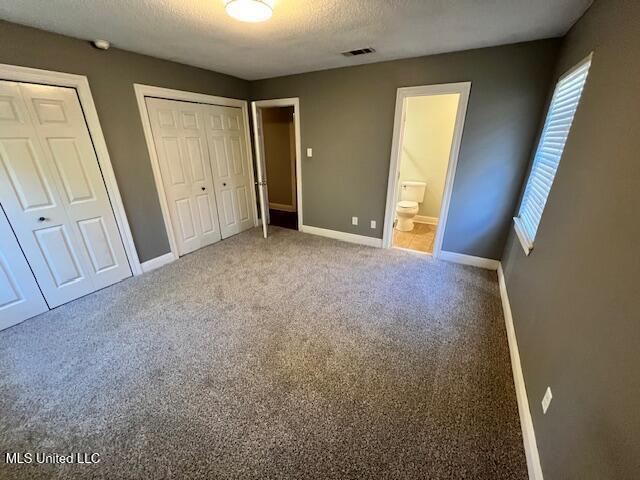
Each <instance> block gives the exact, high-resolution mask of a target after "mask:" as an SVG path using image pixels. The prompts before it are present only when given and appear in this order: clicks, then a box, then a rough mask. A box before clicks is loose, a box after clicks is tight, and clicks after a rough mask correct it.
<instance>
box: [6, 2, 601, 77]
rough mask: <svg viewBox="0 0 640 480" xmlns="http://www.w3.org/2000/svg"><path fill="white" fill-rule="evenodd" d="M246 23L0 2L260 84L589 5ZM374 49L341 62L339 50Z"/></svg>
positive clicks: (183, 9)
mask: <svg viewBox="0 0 640 480" xmlns="http://www.w3.org/2000/svg"><path fill="white" fill-rule="evenodd" d="M268 1H269V2H270V3H272V4H273V6H274V11H273V17H272V18H271V20H269V21H267V22H265V23H260V24H248V23H241V22H238V21H236V20H233V19H232V18H230V17H229V16H227V15H226V13H225V11H224V4H225V0H101V1H94V0H47V1H42V0H19V1H16V0H0V17H1V18H4V19H6V20H9V21H12V22H16V23H22V24H25V25H31V26H34V27H38V28H42V29H44V30H50V31H53V32H58V33H62V34H65V35H70V36H73V37H77V38H82V39H96V38H102V39H106V40H109V41H111V42H112V44H113V45H114V46H116V47H119V48H123V49H125V50H131V51H134V52H139V53H144V54H147V55H152V56H154V57H159V58H165V59H169V60H175V61H178V62H182V63H186V64H189V65H195V66H198V67H203V68H207V69H210V70H215V71H218V72H223V73H228V74H231V75H235V76H238V77H241V78H245V79H249V80H255V79H260V78H268V77H274V76H279V75H286V74H292V73H301V72H308V71H313V70H322V69H327V68H333V67H341V66H346V65H356V64H361V63H372V62H379V61H382V60H391V59H397V58H407V57H417V56H421V55H427V54H433V53H442V52H451V51H457V50H465V49H469V48H478V47H485V46H492V45H501V44H507V43H514V42H520V41H525V40H534V39H540V38H548V37H555V36H559V35H562V34H564V33H565V32H566V31H567V30H568V29H569V27H571V25H573V23H574V22H575V21H576V20H577V19H578V18H579V17H580V16H581V15H582V13H583V12H584V11H585V10H586V9H587V8H588V7H589V5H590V4H591V2H592V0H268ZM362 47H373V48H375V49H376V50H377V52H376V53H374V54H371V55H366V56H363V57H352V58H345V57H343V56H341V55H340V52H343V51H345V50H352V49H356V48H362Z"/></svg>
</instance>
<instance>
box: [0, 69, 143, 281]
mask: <svg viewBox="0 0 640 480" xmlns="http://www.w3.org/2000/svg"><path fill="white" fill-rule="evenodd" d="M0 79H2V80H13V81H14V82H24V83H39V84H44V85H52V86H56V87H70V88H74V89H75V90H76V92H77V93H78V99H79V100H80V105H81V106H82V111H83V113H84V118H85V119H86V121H87V128H88V129H89V135H90V136H91V141H92V143H93V147H94V148H95V151H96V156H97V157H98V164H99V165H100V170H101V171H102V178H103V179H104V184H105V186H106V188H107V194H108V195H109V200H110V201H111V208H112V209H113V214H114V216H115V219H116V223H117V224H118V230H119V231H120V238H121V239H122V244H123V246H124V250H125V252H126V254H127V259H128V261H129V266H130V267H131V272H132V273H133V274H134V275H140V274H141V273H142V268H141V267H140V259H139V258H138V251H137V250H136V246H135V244H134V243H133V236H132V235H131V228H130V227H129V220H128V219H127V214H126V213H125V209H124V205H123V204H122V197H121V196H120V190H119V189H118V183H117V181H116V177H115V174H114V172H113V166H112V165H111V158H110V157H109V151H108V150H107V144H106V142H105V139H104V135H103V133H102V127H101V126H100V120H99V119H98V112H97V110H96V106H95V104H94V103H93V96H92V95H91V89H90V88H89V81H88V80H87V77H85V76H84V75H75V74H72V73H63V72H53V71H49V70H40V69H37V68H29V67H18V66H15V65H6V64H0Z"/></svg>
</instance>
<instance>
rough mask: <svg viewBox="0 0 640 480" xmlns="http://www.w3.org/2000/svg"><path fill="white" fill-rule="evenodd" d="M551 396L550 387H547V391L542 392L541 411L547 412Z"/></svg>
mask: <svg viewBox="0 0 640 480" xmlns="http://www.w3.org/2000/svg"><path fill="white" fill-rule="evenodd" d="M552 398H553V395H552V394H551V387H547V391H546V392H544V397H542V413H547V409H548V408H549V404H550V403H551V399H552Z"/></svg>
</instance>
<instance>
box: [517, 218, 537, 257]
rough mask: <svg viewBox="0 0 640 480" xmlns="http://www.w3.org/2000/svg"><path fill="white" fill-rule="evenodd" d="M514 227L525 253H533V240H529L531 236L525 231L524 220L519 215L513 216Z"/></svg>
mask: <svg viewBox="0 0 640 480" xmlns="http://www.w3.org/2000/svg"><path fill="white" fill-rule="evenodd" d="M513 229H514V230H515V231H516V235H517V236H518V240H520V245H522V249H523V250H524V254H525V255H529V254H530V253H531V250H533V242H532V241H531V240H529V237H528V236H527V234H526V233H525V231H524V227H523V226H522V221H521V220H520V219H519V218H518V217H513Z"/></svg>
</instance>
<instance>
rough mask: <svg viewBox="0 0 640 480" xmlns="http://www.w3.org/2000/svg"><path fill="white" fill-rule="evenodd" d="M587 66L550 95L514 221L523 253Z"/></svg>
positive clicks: (535, 225) (536, 221) (565, 78)
mask: <svg viewBox="0 0 640 480" xmlns="http://www.w3.org/2000/svg"><path fill="white" fill-rule="evenodd" d="M590 66H591V56H589V57H588V58H587V59H585V60H584V61H582V62H581V63H580V64H578V65H577V66H576V67H574V68H573V69H572V70H570V71H569V72H568V73H566V74H565V75H564V76H563V77H562V78H561V79H560V80H559V81H558V84H557V85H556V88H555V91H554V92H553V97H552V99H551V104H550V105H549V111H548V113H547V118H546V120H545V122H544V128H543V130H542V135H541V136H540V142H539V143H538V148H537V150H536V154H535V157H534V160H533V166H532V167H531V173H530V174H529V179H528V180H527V186H526V188H525V191H524V196H523V197H522V203H521V204H520V211H519V212H518V216H517V217H516V218H514V220H515V228H516V233H517V234H518V237H519V238H520V241H521V242H522V244H523V247H524V249H525V252H526V253H527V254H528V253H529V250H531V248H532V247H533V240H534V239H535V237H536V232H537V231H538V225H539V224H540V219H541V218H542V212H543V211H544V207H545V204H546V203H547V197H548V196H549V191H550V190H551V185H552V184H553V179H554V177H555V175H556V171H557V169H558V165H559V164H560V159H561V157H562V152H563V150H564V146H565V143H566V141H567V137H568V136H569V131H570V129H571V124H572V123H573V117H574V116H575V113H576V110H577V108H578V103H579V102H580V96H581V95H582V89H583V88H584V84H585V82H586V80H587V75H588V74H589V67H590Z"/></svg>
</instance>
